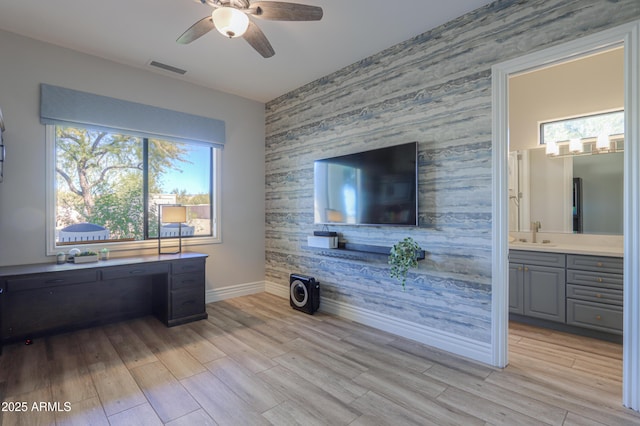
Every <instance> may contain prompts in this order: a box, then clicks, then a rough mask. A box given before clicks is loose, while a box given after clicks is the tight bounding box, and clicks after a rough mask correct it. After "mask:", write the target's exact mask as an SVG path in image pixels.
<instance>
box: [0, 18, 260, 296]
mask: <svg viewBox="0 0 640 426" xmlns="http://www.w3.org/2000/svg"><path fill="white" fill-rule="evenodd" d="M40 83H49V84H53V85H58V86H63V87H68V88H71V89H76V90H82V91H86V92H90V93H97V94H100V95H106V96H111V97H114V98H119V99H124V100H129V101H134V102H140V103H145V104H148V105H154V106H158V107H162V108H168V109H173V110H178V111H184V112H188V113H192V114H198V115H204V116H208V117H212V118H217V119H220V120H224V121H225V122H226V133H227V144H226V146H225V149H224V152H223V163H224V164H223V169H222V173H223V176H222V200H223V206H222V238H223V243H222V244H216V245H207V246H189V247H188V250H190V251H200V252H204V253H207V254H209V259H208V260H207V285H208V287H209V288H211V289H214V288H218V287H227V286H230V285H233V284H244V283H254V282H262V281H263V280H264V237H263V236H264V233H265V228H264V104H262V103H259V102H255V101H250V100H247V99H244V98H240V97H237V96H233V95H229V94H225V93H221V92H217V91H214V90H209V89H205V88H203V87H199V86H196V85H193V84H188V83H185V82H182V81H180V80H177V79H175V78H169V77H167V76H164V75H161V74H158V73H154V72H150V71H146V70H143V69H138V68H132V67H128V66H124V65H121V64H117V63H115V62H110V61H106V60H103V59H99V58H96V57H93V56H89V55H85V54H81V53H77V52H74V51H71V50H68V49H63V48H60V47H57V46H53V45H50V44H46V43H42V42H38V41H35V40H32V39H28V38H25V37H21V36H17V35H15V34H11V33H8V32H3V31H0V108H2V111H3V113H4V118H5V123H6V132H5V135H4V140H5V144H6V150H7V162H6V167H5V181H4V182H3V183H0V265H13V264H26V263H38V262H47V261H51V262H53V261H55V259H54V258H53V257H47V256H46V255H45V220H44V218H45V188H46V185H47V183H46V182H45V128H44V126H43V125H41V124H40V121H39V105H40V104H39V101H40V99H39V84H40ZM154 251H155V250H151V252H154ZM123 254H135V253H133V252H129V253H117V255H123Z"/></svg>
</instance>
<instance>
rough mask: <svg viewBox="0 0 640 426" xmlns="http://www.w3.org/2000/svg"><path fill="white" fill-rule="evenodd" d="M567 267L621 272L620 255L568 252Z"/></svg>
mask: <svg viewBox="0 0 640 426" xmlns="http://www.w3.org/2000/svg"><path fill="white" fill-rule="evenodd" d="M567 268H569V269H580V270H583V271H595V272H609V273H612V274H622V273H623V263H622V258H621V257H607V256H584V255H578V254H568V255H567Z"/></svg>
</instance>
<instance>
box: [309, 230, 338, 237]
mask: <svg viewBox="0 0 640 426" xmlns="http://www.w3.org/2000/svg"><path fill="white" fill-rule="evenodd" d="M313 236H314V237H337V236H338V233H337V232H334V231H313Z"/></svg>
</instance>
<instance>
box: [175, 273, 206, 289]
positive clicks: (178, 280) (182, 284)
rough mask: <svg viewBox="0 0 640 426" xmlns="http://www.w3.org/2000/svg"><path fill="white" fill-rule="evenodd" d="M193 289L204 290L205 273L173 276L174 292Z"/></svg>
mask: <svg viewBox="0 0 640 426" xmlns="http://www.w3.org/2000/svg"><path fill="white" fill-rule="evenodd" d="M191 287H199V288H204V271H201V272H192V273H190V274H179V275H173V276H172V277H171V289H172V290H179V289H183V288H191Z"/></svg>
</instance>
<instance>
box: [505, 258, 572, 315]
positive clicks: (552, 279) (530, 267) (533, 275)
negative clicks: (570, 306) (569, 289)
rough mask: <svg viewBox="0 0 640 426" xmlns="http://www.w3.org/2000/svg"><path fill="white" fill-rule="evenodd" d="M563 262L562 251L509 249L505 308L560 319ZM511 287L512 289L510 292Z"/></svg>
mask: <svg viewBox="0 0 640 426" xmlns="http://www.w3.org/2000/svg"><path fill="white" fill-rule="evenodd" d="M565 265H566V262H565V255H564V254H560V253H546V252H535V251H521V250H512V251H510V252H509V311H510V312H512V313H519V314H522V315H525V316H528V317H534V318H541V319H545V320H549V321H556V322H561V323H564V322H565V319H566V314H565V297H566V286H565ZM512 289H514V292H515V294H514V295H513V296H512V294H511V290H512ZM520 291H521V293H522V296H520ZM516 295H517V296H516ZM520 305H521V306H522V309H521V310H520Z"/></svg>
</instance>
